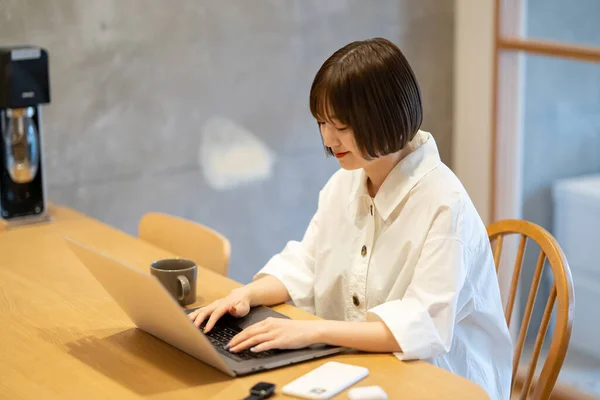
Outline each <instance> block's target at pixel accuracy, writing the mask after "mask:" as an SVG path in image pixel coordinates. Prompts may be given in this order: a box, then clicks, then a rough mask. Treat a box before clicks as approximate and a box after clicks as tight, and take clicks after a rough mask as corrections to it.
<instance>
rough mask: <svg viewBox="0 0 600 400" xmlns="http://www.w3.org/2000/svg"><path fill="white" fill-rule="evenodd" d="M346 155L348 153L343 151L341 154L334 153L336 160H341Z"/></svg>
mask: <svg viewBox="0 0 600 400" xmlns="http://www.w3.org/2000/svg"><path fill="white" fill-rule="evenodd" d="M348 153H349V152H348V151H345V152H343V153H335V156H336V157H337V158H342V157H344V156H345V155H346V154H348Z"/></svg>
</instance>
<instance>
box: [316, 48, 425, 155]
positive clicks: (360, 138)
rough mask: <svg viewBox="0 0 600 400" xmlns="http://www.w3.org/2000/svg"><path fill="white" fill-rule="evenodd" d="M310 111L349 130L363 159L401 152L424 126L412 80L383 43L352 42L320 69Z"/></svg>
mask: <svg viewBox="0 0 600 400" xmlns="http://www.w3.org/2000/svg"><path fill="white" fill-rule="evenodd" d="M310 111H311V113H312V115H313V116H314V117H315V118H316V119H317V120H318V121H328V122H331V120H332V119H334V118H335V119H336V120H338V121H339V122H340V123H342V124H344V125H346V126H348V127H350V128H352V130H353V131H354V136H355V138H356V144H357V146H358V148H359V149H360V150H361V152H362V153H363V157H365V158H367V159H372V158H376V157H380V156H384V155H387V154H391V153H395V152H397V151H400V150H401V149H402V148H403V147H404V146H405V145H406V144H407V143H408V142H409V141H411V140H412V139H413V137H414V136H415V134H416V133H417V131H418V130H419V128H420V127H421V123H422V121H423V108H422V105H421V90H420V88H419V84H418V82H417V79H416V77H415V74H414V72H413V70H412V68H411V67H410V65H409V64H408V61H407V60H406V58H405V57H404V55H403V54H402V52H401V51H400V49H399V48H398V47H397V46H396V45H394V44H393V43H392V42H390V41H389V40H386V39H382V38H375V39H369V40H364V41H358V42H352V43H350V44H348V45H346V46H344V47H342V48H341V49H339V50H338V51H336V52H335V53H333V54H332V55H331V57H329V58H328V59H327V60H326V61H325V63H323V65H322V66H321V68H320V69H319V71H318V72H317V75H316V76H315V79H314V81H313V84H312V87H311V89H310ZM326 150H327V152H328V153H329V154H332V153H331V149H329V148H326Z"/></svg>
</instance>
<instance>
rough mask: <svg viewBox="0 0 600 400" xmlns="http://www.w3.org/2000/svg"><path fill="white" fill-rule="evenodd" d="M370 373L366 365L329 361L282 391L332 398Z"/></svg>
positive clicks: (308, 396) (319, 397)
mask: <svg viewBox="0 0 600 400" xmlns="http://www.w3.org/2000/svg"><path fill="white" fill-rule="evenodd" d="M368 375H369V370H368V369H367V368H365V367H359V366H356V365H350V364H343V363H339V362H336V361H329V362H327V363H325V364H323V365H321V366H320V367H318V368H315V369H313V370H312V371H310V372H308V373H306V374H304V375H302V376H300V377H299V378H297V379H295V380H293V381H292V382H290V383H288V384H287V385H285V386H284V387H283V388H282V391H283V393H284V394H287V395H290V396H296V397H302V398H305V399H330V398H332V397H333V396H335V395H336V394H338V393H340V392H341V391H343V390H344V389H346V388H348V387H350V386H352V385H354V384H355V383H356V382H359V381H360V380H362V379H364V378H365V377H367V376H368Z"/></svg>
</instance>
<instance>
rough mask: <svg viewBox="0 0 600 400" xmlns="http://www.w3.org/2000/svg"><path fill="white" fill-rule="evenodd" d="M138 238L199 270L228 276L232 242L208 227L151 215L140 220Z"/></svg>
mask: <svg viewBox="0 0 600 400" xmlns="http://www.w3.org/2000/svg"><path fill="white" fill-rule="evenodd" d="M138 236H139V237H140V238H141V239H143V240H145V241H147V242H149V243H152V244H153V245H155V246H157V247H160V248H162V249H164V250H167V251H169V252H171V253H173V254H175V255H177V256H179V257H182V258H188V259H190V260H193V261H195V262H196V263H197V264H198V265H199V266H202V267H204V268H208V269H210V270H212V271H214V272H216V273H218V274H221V275H223V276H227V270H228V268H229V257H230V255H231V244H230V243H229V240H228V239H227V238H226V237H225V236H223V235H221V234H220V233H219V232H216V231H214V230H213V229H210V228H208V227H206V226H204V225H201V224H198V223H196V222H193V221H189V220H187V219H184V218H180V217H176V216H172V215H168V214H162V213H155V212H151V213H147V214H145V215H144V216H143V217H142V219H141V220H140V223H139V226H138Z"/></svg>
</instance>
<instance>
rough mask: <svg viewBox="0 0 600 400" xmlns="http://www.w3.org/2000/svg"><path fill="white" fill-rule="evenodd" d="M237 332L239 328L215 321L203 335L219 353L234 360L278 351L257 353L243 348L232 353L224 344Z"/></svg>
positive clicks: (252, 357)
mask: <svg viewBox="0 0 600 400" xmlns="http://www.w3.org/2000/svg"><path fill="white" fill-rule="evenodd" d="M205 325H206V322H203V323H202V325H200V329H204V326H205ZM239 332H241V329H238V328H233V327H230V326H227V325H224V324H219V323H218V322H217V324H216V325H215V326H214V327H213V328H212V329H211V331H210V332H208V333H206V334H205V335H206V337H207V338H208V340H210V342H211V343H212V345H213V346H214V347H215V348H216V349H217V350H218V351H219V353H221V354H223V355H225V356H227V357H229V358H232V359H234V360H236V361H247V360H252V359H261V358H266V357H270V356H273V355H275V354H277V353H278V352H279V351H278V350H267V351H261V352H258V353H253V352H251V351H250V350H244V351H240V352H237V353H232V352H230V351H229V350H226V349H225V346H227V344H228V343H229V341H230V340H231V339H232V338H233V337H234V336H235V335H237V334H238V333H239Z"/></svg>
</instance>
